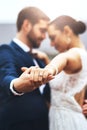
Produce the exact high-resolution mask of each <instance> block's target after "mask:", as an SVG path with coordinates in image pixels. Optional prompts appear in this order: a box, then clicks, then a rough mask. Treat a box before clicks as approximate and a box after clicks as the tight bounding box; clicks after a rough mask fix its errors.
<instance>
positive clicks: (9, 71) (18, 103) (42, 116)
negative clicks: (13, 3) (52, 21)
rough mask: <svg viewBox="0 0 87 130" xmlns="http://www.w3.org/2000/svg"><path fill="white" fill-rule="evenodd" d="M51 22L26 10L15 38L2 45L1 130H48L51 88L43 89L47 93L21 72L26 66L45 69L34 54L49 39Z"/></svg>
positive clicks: (0, 82)
mask: <svg viewBox="0 0 87 130" xmlns="http://www.w3.org/2000/svg"><path fill="white" fill-rule="evenodd" d="M48 22H49V17H48V16H47V15H46V14H44V13H43V12H42V11H41V10H40V9H38V8H36V7H26V8H24V9H22V10H21V11H20V12H19V14H18V18H17V34H16V37H15V38H14V39H13V40H12V41H11V43H10V44H9V45H2V46H0V130H48V108H47V105H46V98H49V96H47V95H46V93H48V95H50V93H49V92H50V91H49V85H48V84H46V85H45V86H44V88H45V94H44V92H42V91H40V89H39V88H38V87H39V86H40V84H34V83H33V82H31V81H30V79H29V74H28V71H25V72H23V73H22V70H21V67H23V66H26V67H31V66H35V65H39V66H40V67H41V68H43V67H44V66H45V64H44V62H43V60H40V59H39V58H33V56H32V55H31V51H32V48H38V47H39V46H40V44H41V42H42V40H44V39H45V38H46V31H47V26H48ZM35 87H36V88H37V89H35ZM42 87H43V86H42ZM45 96H46V98H45Z"/></svg>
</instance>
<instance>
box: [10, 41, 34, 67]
mask: <svg viewBox="0 0 87 130" xmlns="http://www.w3.org/2000/svg"><path fill="white" fill-rule="evenodd" d="M10 46H11V48H12V49H13V52H14V54H16V56H17V55H18V57H20V59H21V60H22V61H23V62H24V63H25V65H26V66H27V67H30V66H31V65H32V66H35V64H34V62H33V57H32V55H31V54H28V53H26V52H25V51H24V50H23V49H21V48H20V47H19V46H18V45H17V44H16V43H15V42H13V41H12V42H11V43H10ZM15 52H16V53H15Z"/></svg>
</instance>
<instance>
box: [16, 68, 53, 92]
mask: <svg viewBox="0 0 87 130" xmlns="http://www.w3.org/2000/svg"><path fill="white" fill-rule="evenodd" d="M21 70H22V72H23V73H22V74H21V75H20V76H19V77H18V78H16V79H15V80H14V88H15V90H16V91H17V92H19V93H27V92H31V91H33V90H35V89H36V88H38V87H40V86H41V85H42V84H45V83H47V82H48V81H50V80H52V79H53V78H54V74H55V69H54V68H53V67H45V68H43V69H42V68H39V67H37V66H32V67H30V68H27V67H22V68H21Z"/></svg>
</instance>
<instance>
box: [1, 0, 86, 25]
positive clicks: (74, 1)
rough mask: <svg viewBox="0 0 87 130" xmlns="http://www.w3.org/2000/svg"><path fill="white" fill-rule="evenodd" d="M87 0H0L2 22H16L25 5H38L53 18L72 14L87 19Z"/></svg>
mask: <svg viewBox="0 0 87 130" xmlns="http://www.w3.org/2000/svg"><path fill="white" fill-rule="evenodd" d="M86 5H87V2H86V0H0V23H15V22H16V17H17V14H18V12H19V11H20V10H21V9H22V8H23V7H25V6H36V7H39V8H40V9H42V10H43V11H44V12H45V13H47V14H48V15H49V17H50V18H51V19H54V18H55V17H57V16H59V15H62V14H64V15H70V16H72V17H74V18H76V19H77V20H79V19H80V20H84V21H87V13H86V12H87V9H86V8H87V6H86Z"/></svg>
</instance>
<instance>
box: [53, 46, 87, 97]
mask: <svg viewBox="0 0 87 130" xmlns="http://www.w3.org/2000/svg"><path fill="white" fill-rule="evenodd" d="M75 49H76V51H78V52H79V53H80V55H81V60H82V70H81V71H80V72H78V73H76V74H70V75H68V74H66V73H65V72H64V71H62V72H61V73H60V74H58V75H57V76H56V78H55V79H53V80H51V81H50V86H51V88H52V89H56V90H59V91H60V92H64V93H67V94H68V95H75V94H76V93H77V92H80V91H81V90H82V89H83V88H84V87H85V85H86V84H87V52H86V51H85V50H83V49H78V48H75Z"/></svg>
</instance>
